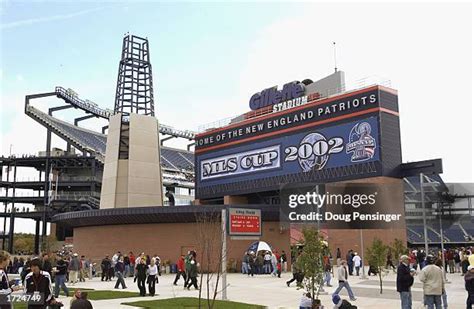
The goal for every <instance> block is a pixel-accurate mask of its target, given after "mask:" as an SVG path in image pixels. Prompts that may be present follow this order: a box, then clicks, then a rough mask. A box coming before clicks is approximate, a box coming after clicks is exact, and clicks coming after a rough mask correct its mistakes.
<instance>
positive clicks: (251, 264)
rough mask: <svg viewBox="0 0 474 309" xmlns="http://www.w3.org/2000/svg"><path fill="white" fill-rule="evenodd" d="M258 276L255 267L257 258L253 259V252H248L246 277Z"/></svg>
mask: <svg viewBox="0 0 474 309" xmlns="http://www.w3.org/2000/svg"><path fill="white" fill-rule="evenodd" d="M255 274H258V266H257V258H256V257H255V253H254V252H253V251H250V252H249V272H248V273H247V276H252V277H253V275H255Z"/></svg>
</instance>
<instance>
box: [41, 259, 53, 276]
mask: <svg viewBox="0 0 474 309" xmlns="http://www.w3.org/2000/svg"><path fill="white" fill-rule="evenodd" d="M41 270H42V271H45V272H47V273H48V274H50V275H51V276H52V275H53V274H52V271H53V265H52V264H51V261H50V260H49V256H48V254H47V253H45V254H43V265H42V267H41Z"/></svg>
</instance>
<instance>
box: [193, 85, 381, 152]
mask: <svg viewBox="0 0 474 309" xmlns="http://www.w3.org/2000/svg"><path fill="white" fill-rule="evenodd" d="M378 107H380V102H379V91H378V88H373V89H371V90H370V89H368V90H366V91H363V92H359V93H356V94H352V95H345V96H339V97H334V98H329V99H325V100H321V101H316V102H315V103H308V104H304V105H301V106H299V107H295V108H292V109H289V110H287V111H285V112H278V113H275V114H274V115H272V114H269V115H268V116H263V117H258V118H255V120H251V121H244V122H242V123H238V124H236V125H229V126H227V127H224V128H221V129H215V130H212V131H209V132H204V133H202V134H199V135H197V136H196V151H195V152H196V154H198V153H203V152H206V151H208V150H211V149H212V150H215V149H217V148H220V147H217V146H219V145H225V144H230V143H232V144H241V143H243V142H247V141H252V142H255V140H258V139H260V138H265V137H270V136H273V135H277V134H280V132H281V131H283V130H284V131H286V132H285V133H286V134H287V133H288V132H292V131H295V130H299V129H301V128H304V127H309V126H316V125H318V124H320V125H321V124H326V125H330V123H331V122H334V121H340V120H343V119H347V120H348V121H350V118H351V117H354V116H356V115H357V116H360V115H368V114H370V113H375V112H378V110H379V109H378Z"/></svg>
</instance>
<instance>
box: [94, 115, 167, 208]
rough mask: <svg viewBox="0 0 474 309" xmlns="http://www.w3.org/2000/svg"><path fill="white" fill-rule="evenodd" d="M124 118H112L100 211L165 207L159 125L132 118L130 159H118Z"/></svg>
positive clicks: (152, 121) (133, 116)
mask: <svg viewBox="0 0 474 309" xmlns="http://www.w3.org/2000/svg"><path fill="white" fill-rule="evenodd" d="M120 126H121V115H114V116H112V117H111V118H110V123H109V134H108V136H107V149H106V155H105V165H104V174H103V178H102V191H101V201H100V208H102V209H103V208H121V207H143V206H162V205H163V187H162V177H161V165H160V160H161V157H160V143H159V136H158V122H157V120H156V118H154V117H151V116H144V115H137V114H131V115H130V123H129V154H128V159H119V146H120Z"/></svg>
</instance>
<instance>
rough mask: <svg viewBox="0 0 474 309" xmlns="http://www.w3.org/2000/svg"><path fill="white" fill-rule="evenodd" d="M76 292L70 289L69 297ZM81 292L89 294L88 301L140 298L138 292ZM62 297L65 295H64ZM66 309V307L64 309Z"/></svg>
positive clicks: (19, 306) (20, 308) (17, 308)
mask: <svg viewBox="0 0 474 309" xmlns="http://www.w3.org/2000/svg"><path fill="white" fill-rule="evenodd" d="M74 290H76V289H69V296H70V297H72V295H74ZM80 290H81V291H84V292H87V294H88V296H87V299H89V300H101V299H115V298H129V297H138V296H140V294H139V293H138V292H127V291H107V290H91V289H80ZM61 295H64V293H62V294H61ZM26 308H27V305H26V304H24V303H19V304H15V309H26ZM63 308H64V307H63Z"/></svg>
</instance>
